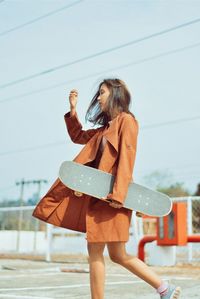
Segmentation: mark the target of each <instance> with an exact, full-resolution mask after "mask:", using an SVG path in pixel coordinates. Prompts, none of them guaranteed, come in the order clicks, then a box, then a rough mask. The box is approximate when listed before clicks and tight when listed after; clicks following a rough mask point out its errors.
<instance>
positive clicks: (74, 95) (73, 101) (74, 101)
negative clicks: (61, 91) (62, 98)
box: [69, 89, 78, 109]
mask: <svg viewBox="0 0 200 299" xmlns="http://www.w3.org/2000/svg"><path fill="white" fill-rule="evenodd" d="M77 100H78V91H77V90H76V89H72V90H71V91H70V94H69V103H70V107H71V109H75V108H76V105H77Z"/></svg>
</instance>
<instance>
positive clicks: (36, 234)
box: [0, 196, 200, 262]
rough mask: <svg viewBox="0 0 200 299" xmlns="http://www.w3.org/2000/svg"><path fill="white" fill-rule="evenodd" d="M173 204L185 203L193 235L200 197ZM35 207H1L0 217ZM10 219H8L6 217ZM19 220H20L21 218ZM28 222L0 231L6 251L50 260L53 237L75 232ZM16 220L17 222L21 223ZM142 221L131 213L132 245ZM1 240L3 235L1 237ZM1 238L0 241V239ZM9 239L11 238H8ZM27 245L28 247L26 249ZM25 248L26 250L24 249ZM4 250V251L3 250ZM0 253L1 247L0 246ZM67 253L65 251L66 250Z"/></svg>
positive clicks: (189, 257) (141, 230) (139, 234)
mask: <svg viewBox="0 0 200 299" xmlns="http://www.w3.org/2000/svg"><path fill="white" fill-rule="evenodd" d="M172 200H173V202H180V201H181V202H187V228H188V235H191V234H194V230H193V218H192V216H193V215H192V207H193V205H194V203H195V202H199V204H198V208H199V209H200V196H189V197H173V198H172ZM34 208H35V206H24V207H3V208H0V215H2V213H6V212H9V213H12V212H17V211H19V212H21V213H24V212H28V211H29V212H31V214H32V211H33V210H34ZM199 215H200V210H199ZM8 218H10V217H8ZM19 219H21V220H22V218H21V217H19ZM28 219H29V221H32V228H33V227H34V229H32V230H28V231H26V232H25V231H24V230H22V229H19V228H20V227H21V226H20V225H19V223H18V225H17V227H18V229H16V230H4V229H1V230H0V234H3V233H4V242H6V239H5V237H6V236H8V235H9V234H12V235H13V237H12V246H11V247H10V249H8V251H14V252H23V250H27V251H29V252H30V251H31V252H32V253H34V254H35V253H37V252H45V259H46V261H50V260H51V253H52V250H53V246H52V244H53V240H54V238H53V237H54V236H55V234H56V235H60V236H62V235H63V234H65V235H66V234H67V236H69V237H70V236H74V234H75V233H76V232H74V231H70V230H66V229H63V228H59V227H55V226H53V225H51V224H48V223H44V222H43V225H44V227H45V229H43V231H41V230H40V229H39V223H40V220H38V219H36V218H34V217H32V215H29V216H28ZM21 220H18V221H21ZM143 224H144V223H143V220H142V218H139V217H135V213H133V217H132V223H131V230H130V232H131V233H132V235H133V237H132V238H134V243H136V244H138V243H139V241H140V239H141V238H142V237H143V236H144V225H143ZM80 235H81V234H78V233H77V237H76V238H79V237H80ZM1 237H2V238H3V235H2V236H1ZM2 238H1V239H2ZM10 238H11V237H10ZM26 239H27V240H28V242H29V244H25V243H23V242H27V241H26ZM131 240H132V239H131ZM14 243H15V244H14ZM27 245H29V247H27ZM26 248H27V249H26ZM4 250H6V249H4ZM0 251H2V248H1V245H0ZM66 252H67V249H66ZM187 260H188V262H190V261H192V260H193V244H188V247H187Z"/></svg>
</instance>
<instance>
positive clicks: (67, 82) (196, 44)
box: [0, 43, 200, 104]
mask: <svg viewBox="0 0 200 299" xmlns="http://www.w3.org/2000/svg"><path fill="white" fill-rule="evenodd" d="M199 46H200V43H195V44H191V45H189V46H185V47H182V48H177V49H174V50H171V51H167V52H163V53H160V54H157V55H153V56H150V57H147V58H143V59H139V60H136V61H131V62H129V63H126V64H123V65H119V66H117V67H114V68H110V69H106V70H104V71H100V72H96V73H92V74H89V75H87V76H82V77H78V78H75V79H72V80H69V81H64V82H61V83H58V84H54V85H52V86H48V87H44V88H40V89H37V90H33V91H31V92H27V93H23V94H21V95H17V96H13V97H9V98H5V99H3V100H1V101H0V104H1V103H5V102H8V101H12V100H17V99H22V98H24V97H27V96H30V95H33V94H38V93H41V92H45V91H48V90H52V89H55V88H58V87H60V86H63V85H67V84H71V83H74V82H78V81H82V80H86V79H89V78H92V77H95V76H99V75H102V74H105V73H108V72H111V71H115V70H119V69H123V68H127V67H131V66H133V65H139V64H142V63H145V62H148V61H152V60H156V59H158V58H161V57H164V56H168V55H172V54H175V53H179V52H183V51H186V50H189V49H193V48H196V47H199Z"/></svg>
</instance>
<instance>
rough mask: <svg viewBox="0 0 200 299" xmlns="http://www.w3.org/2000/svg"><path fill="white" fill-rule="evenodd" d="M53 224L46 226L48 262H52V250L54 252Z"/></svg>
mask: <svg viewBox="0 0 200 299" xmlns="http://www.w3.org/2000/svg"><path fill="white" fill-rule="evenodd" d="M52 227H53V225H52V224H49V223H47V224H46V236H47V250H46V259H45V260H46V262H50V261H51V250H52Z"/></svg>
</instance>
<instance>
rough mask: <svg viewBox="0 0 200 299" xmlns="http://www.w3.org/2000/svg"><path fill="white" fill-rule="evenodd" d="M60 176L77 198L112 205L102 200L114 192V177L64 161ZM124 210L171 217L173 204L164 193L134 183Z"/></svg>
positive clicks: (130, 185) (131, 185) (130, 186)
mask: <svg viewBox="0 0 200 299" xmlns="http://www.w3.org/2000/svg"><path fill="white" fill-rule="evenodd" d="M58 176H59V179H60V180H61V182H62V183H63V184H64V185H65V186H67V187H68V188H70V189H72V190H74V191H75V194H76V195H77V196H80V197H81V196H82V195H83V194H87V195H90V196H92V197H96V198H98V199H100V200H104V201H107V202H109V199H108V200H106V199H103V198H106V197H107V195H108V193H111V192H112V187H113V184H114V180H115V176H114V175H112V174H110V173H107V172H104V171H101V170H99V169H96V168H93V167H90V166H86V165H84V164H80V163H77V162H73V161H64V162H63V163H62V164H61V166H60V169H59V175H58ZM123 207H124V208H127V209H130V210H133V211H136V212H140V213H142V214H145V215H148V216H155V217H163V216H166V215H168V214H169V213H170V211H171V209H172V200H171V199H170V197H169V196H167V195H165V194H163V193H161V192H158V191H154V190H151V189H149V188H147V187H145V186H142V185H139V184H136V183H132V182H131V183H130V184H129V187H128V192H127V196H126V198H125V201H124V206H123Z"/></svg>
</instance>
